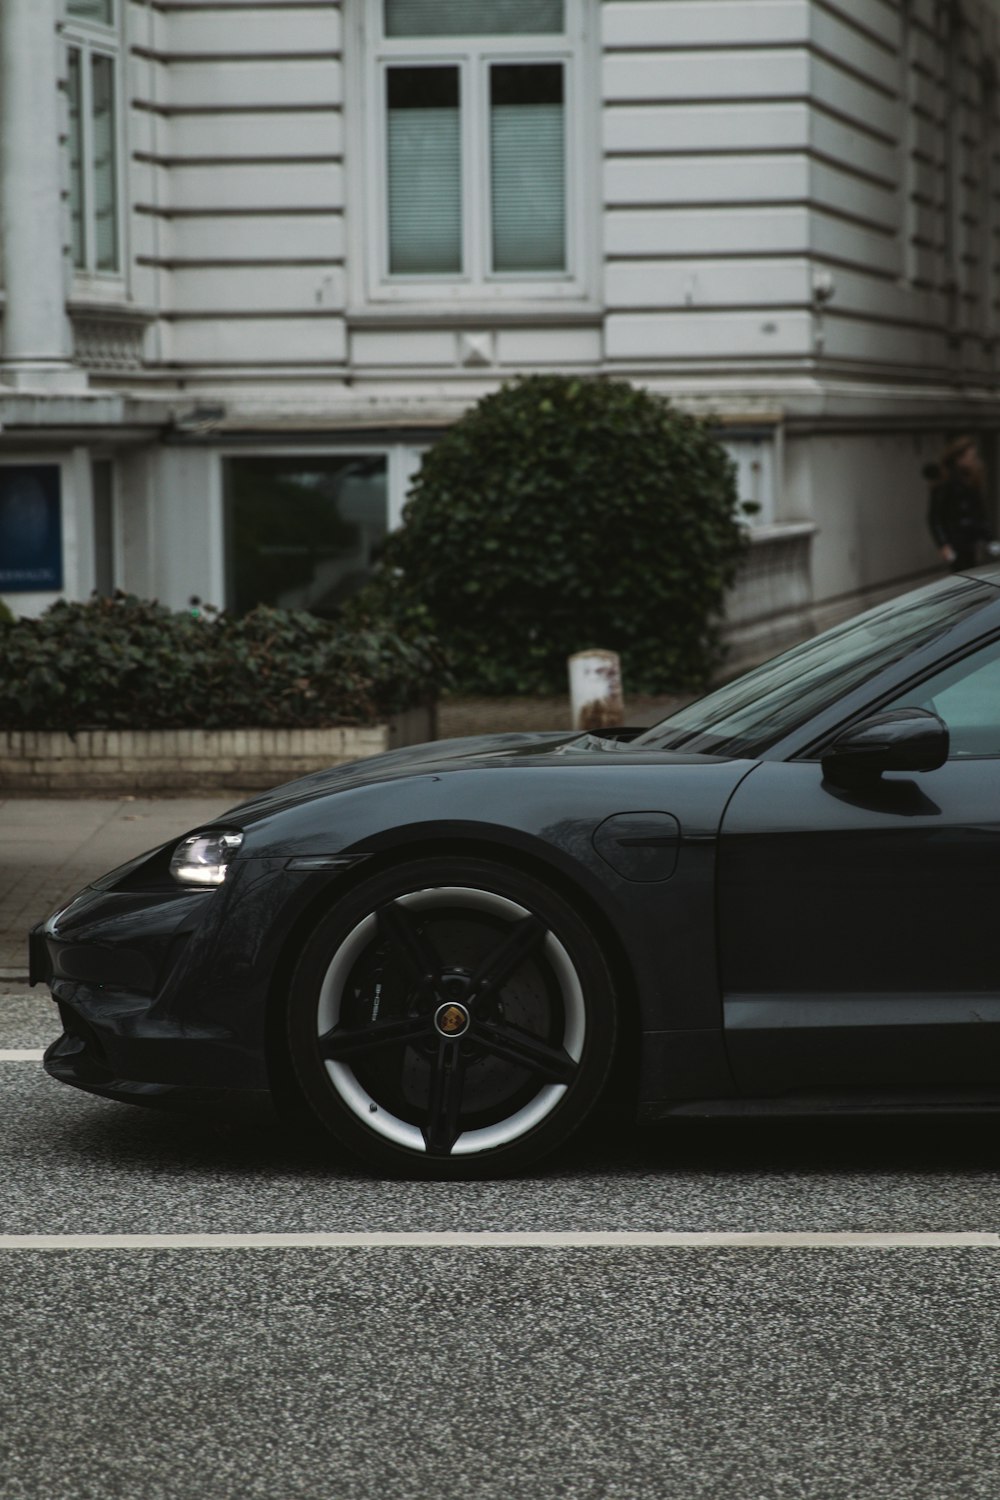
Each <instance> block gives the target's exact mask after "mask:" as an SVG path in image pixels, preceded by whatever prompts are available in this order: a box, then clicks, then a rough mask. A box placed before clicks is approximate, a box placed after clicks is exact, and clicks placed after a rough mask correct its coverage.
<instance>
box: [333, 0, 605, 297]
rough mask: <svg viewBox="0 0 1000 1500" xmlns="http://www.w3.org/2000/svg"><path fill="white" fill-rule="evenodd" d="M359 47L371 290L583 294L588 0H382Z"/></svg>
mask: <svg viewBox="0 0 1000 1500" xmlns="http://www.w3.org/2000/svg"><path fill="white" fill-rule="evenodd" d="M359 12H360V14H361V16H362V17H363V20H362V23H361V24H362V25H363V26H367V27H368V30H367V31H366V32H365V44H366V46H367V47H368V49H369V69H370V71H369V88H368V90H367V91H366V93H367V96H368V100H369V109H370V113H369V117H368V119H367V121H366V127H367V135H368V150H369V152H370V153H371V158H370V163H371V170H370V172H369V174H368V181H369V183H370V184H372V190H371V193H370V199H369V202H368V205H367V209H368V216H367V222H368V227H369V235H368V241H369V243H368V246H367V247H366V248H367V255H366V259H367V262H368V276H369V289H370V290H371V291H372V292H373V293H374V294H375V296H376V297H378V296H383V297H388V298H389V299H390V300H397V301H398V300H414V299H417V298H425V299H426V298H433V297H434V295H435V289H438V290H443V289H444V288H445V287H446V288H447V295H448V298H449V300H453V299H454V298H455V296H456V294H457V295H458V297H459V300H462V297H463V295H464V297H465V299H466V300H475V299H479V300H482V299H484V298H488V299H500V300H502V299H503V298H504V297H507V298H511V297H524V296H529V297H537V296H550V297H557V298H558V297H560V296H566V295H574V296H577V297H579V296H580V295H581V294H582V291H583V279H584V267H583V259H584V255H583V242H584V240H585V238H586V236H585V235H584V233H583V229H582V221H581V214H582V212H583V201H582V200H583V192H582V187H583V182H584V179H585V173H584V170H583V168H584V163H585V150H586V147H585V144H584V142H585V138H586V134H587V132H586V130H585V128H583V127H584V121H583V119H582V118H581V117H580V104H579V101H580V99H581V98H582V96H583V87H582V79H581V71H582V67H583V45H584V35H583V22H584V5H583V3H582V0H378V3H372V4H371V5H370V6H368V5H365V6H360V7H359Z"/></svg>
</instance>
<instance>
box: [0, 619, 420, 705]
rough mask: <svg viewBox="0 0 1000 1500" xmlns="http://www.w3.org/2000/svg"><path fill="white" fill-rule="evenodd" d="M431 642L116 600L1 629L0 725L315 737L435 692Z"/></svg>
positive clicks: (385, 632)
mask: <svg viewBox="0 0 1000 1500" xmlns="http://www.w3.org/2000/svg"><path fill="white" fill-rule="evenodd" d="M441 677H442V667H441V658H440V656H439V654H438V651H437V648H436V645H435V643H434V641H433V640H432V639H430V638H428V637H423V638H414V639H408V640H404V639H402V638H401V637H400V635H398V634H396V633H394V632H393V631H392V630H391V629H389V628H387V627H381V628H375V627H371V628H367V629H363V628H362V629H353V630H348V629H345V628H343V627H341V626H339V625H336V624H332V623H330V622H329V621H325V620H319V619H316V618H315V617H314V616H313V615H309V614H306V613H304V612H300V611H295V612H292V611H288V610H281V609H270V608H266V607H264V606H259V607H258V608H257V609H254V610H252V611H251V612H250V613H249V614H247V615H243V616H241V617H238V616H235V615H229V614H219V613H217V612H216V611H214V610H210V609H209V610H206V611H205V612H204V614H202V615H201V616H196V615H194V614H191V613H181V614H174V613H172V612H171V611H170V610H168V609H166V608H164V606H163V605H161V604H158V603H156V602H152V603H150V602H146V601H143V600H140V599H137V598H135V597H134V596H132V595H124V594H118V595H116V596H115V597H114V598H113V599H99V598H94V599H92V600H90V601H89V602H88V603H86V604H70V603H67V602H65V601H63V600H60V601H59V602H58V603H56V604H54V605H53V606H52V607H51V609H49V610H47V611H46V612H45V614H43V615H42V616H40V617H39V618H38V619H35V620H27V619H22V620H17V621H15V622H14V623H13V624H0V728H2V729H49V730H51V729H63V730H68V731H69V732H70V733H72V732H74V731H75V730H78V729H178V728H180V729H192V728H193V729H233V728H248V727H260V728H274V729H306V728H322V727H325V726H328V725H334V724H365V723H373V722H375V721H376V720H378V719H380V718H382V717H384V716H385V715H386V714H387V713H393V712H397V711H399V710H401V709H404V708H408V707H410V706H412V705H414V704H416V703H420V702H426V701H427V700H428V699H429V698H431V697H433V696H435V695H436V692H437V688H438V685H439V683H440V680H441Z"/></svg>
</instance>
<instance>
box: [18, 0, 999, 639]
mask: <svg viewBox="0 0 1000 1500" xmlns="http://www.w3.org/2000/svg"><path fill="white" fill-rule="evenodd" d="M998 65H1000V0H341V3H335V0H284V3H267V4H262V3H260V0H212V3H204V0H0V279H2V295H3V316H2V325H0V597H2V598H3V599H4V600H5V601H6V602H7V603H8V605H9V606H10V607H11V608H12V609H13V610H14V611H15V612H16V613H21V614H36V613H38V612H40V611H41V610H42V609H44V608H45V607H46V606H47V605H48V604H49V603H51V602H52V600H53V599H55V598H57V597H59V596H60V595H62V596H65V597H70V598H85V597H87V596H88V595H89V594H90V592H91V591H92V590H94V589H98V590H100V591H102V592H108V591H110V590H111V589H113V588H115V587H121V588H125V589H127V590H129V591H131V592H134V593H137V594H140V595H143V596H146V597H158V598H160V599H161V600H163V601H164V602H166V603H168V604H169V605H171V606H172V607H176V608H183V607H185V606H186V605H187V604H188V603H189V601H190V600H191V598H192V597H196V598H199V599H201V600H204V601H210V602H212V603H215V604H219V605H225V606H229V607H234V608H245V607H248V606H249V605H251V604H253V603H254V602H256V601H257V600H265V601H267V602H271V603H279V604H284V605H289V606H305V607H309V608H313V609H316V610H317V611H319V612H326V611H328V610H330V609H332V608H335V606H336V605H337V603H338V602H339V601H340V600H341V599H342V598H344V597H346V595H347V594H349V593H350V591H351V590H352V589H353V588H354V587H356V586H357V583H358V582H359V580H360V579H362V578H363V577H364V576H365V573H366V571H367V569H368V568H369V566H370V563H371V560H372V558H373V556H374V555H375V554H376V552H377V549H378V545H379V543H380V541H381V538H382V537H383V536H384V534H385V532H386V530H387V529H388V528H390V527H392V526H394V525H397V524H398V523H399V520H400V515H401V511H402V507H403V503H404V500H405V496H406V492H407V488H408V485H409V482H410V479H411V477H412V475H413V473H414V471H415V469H416V468H417V466H418V465H419V462H420V455H421V453H422V452H423V451H424V450H425V449H426V447H427V446H428V445H430V444H431V443H433V441H434V439H435V437H436V436H437V435H438V434H439V433H440V432H441V430H442V429H443V428H444V427H446V426H447V425H448V424H449V423H451V422H453V421H454V420H455V419H456V418H457V417H458V416H459V415H460V414H461V412H462V411H464V410H465V409H466V408H467V407H468V406H469V405H470V404H471V403H472V402H474V401H475V400H476V399H477V398H478V397H479V396H480V395H482V394H483V393H484V392H486V391H489V390H492V389H494V388H496V386H497V385H498V384H499V383H500V382H502V381H504V380H507V379H510V378H512V377H514V376H516V375H517V374H519V373H526V372H542V371H556V372H571V373H574V374H578V375H580V376H599V375H602V376H609V377H614V378H621V379H627V380H630V381H633V382H636V383H640V384H643V385H646V386H648V387H649V388H651V389H652V390H654V391H657V392H660V393H662V394H664V395H668V396H670V397H671V398H672V399H674V400H675V401H677V402H678V403H679V404H682V405H684V406H685V407H687V408H689V409H692V410H696V411H699V412H702V413H704V414H705V415H707V416H710V417H711V419H712V421H713V422H714V423H715V424H716V425H717V427H718V430H719V434H720V436H721V437H722V438H723V440H724V441H725V442H726V443H727V445H728V446H729V448H730V451H731V453H732V454H733V456H734V458H735V459H736V461H737V464H738V468H739V474H740V486H741V493H742V495H743V498H744V499H747V500H750V501H753V502H754V503H755V504H756V505H757V506H758V507H759V509H758V511H757V513H756V515H755V517H754V536H755V545H754V548H753V553H752V559H751V562H750V564H749V567H748V573H747V577H746V579H745V581H744V584H743V585H742V586H741V588H740V589H739V590H738V591H737V592H736V594H735V595H734V597H733V599H732V601H731V624H732V628H733V630H734V632H735V634H736V635H737V637H739V638H740V639H742V641H743V642H744V644H745V645H746V647H747V649H748V650H749V651H754V652H757V651H759V650H761V649H764V648H766V647H768V646H769V645H777V644H780V643H781V641H782V640H784V639H788V638H791V637H793V636H795V635H796V634H801V633H803V632H804V631H806V630H808V629H810V628H812V627H813V626H814V625H817V624H823V623H825V622H826V621H827V620H829V619H832V618H835V617H836V616H837V615H838V614H843V613H847V612H849V611H850V609H852V608H854V607H857V606H858V605H860V604H862V603H864V602H865V601H866V600H868V599H872V598H875V597H878V596H879V595H880V594H882V593H886V592H890V591H893V590H897V589H901V588H903V587H905V586H907V584H908V583H909V582H910V581H914V580H918V579H920V578H921V577H923V576H924V575H926V574H928V573H929V572H930V571H932V570H933V569H934V568H935V566H937V558H936V552H935V549H934V547H933V545H932V543H931V540H930V537H929V534H928V531H927V527H926V522H925V513H926V482H925V480H924V479H923V477H922V472H921V471H922V468H923V466H924V465H925V464H927V463H928V462H929V461H931V460H933V459H934V458H935V457H936V456H937V454H938V453H939V452H940V450H941V448H942V447H943V446H944V443H945V441H946V438H947V436H948V435H949V434H953V433H955V432H958V431H965V430H972V431H974V432H976V433H977V434H978V435H979V437H980V439H981V441H982V445H983V448H984V451H985V453H986V456H987V459H988V460H989V461H990V464H991V472H993V473H995V471H996V455H995V452H994V446H995V445H994V431H995V428H996V423H997V417H998V412H1000V390H998V354H997V335H998V332H1000V323H998V293H1000V287H998V282H997V261H998V256H997V234H998V229H1000V160H998V151H1000V128H998V121H1000V97H998V84H997V80H998ZM653 565H655V563H652V564H651V566H653Z"/></svg>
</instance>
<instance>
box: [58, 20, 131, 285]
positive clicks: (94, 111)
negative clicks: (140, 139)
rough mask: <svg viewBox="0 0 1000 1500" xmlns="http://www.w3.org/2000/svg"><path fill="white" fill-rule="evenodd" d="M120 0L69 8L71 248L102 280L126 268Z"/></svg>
mask: <svg viewBox="0 0 1000 1500" xmlns="http://www.w3.org/2000/svg"><path fill="white" fill-rule="evenodd" d="M115 3H116V0H68V3H67V24H66V40H67V56H66V92H67V97H68V116H69V119H68V131H67V150H68V156H69V209H70V248H71V253H72V257H73V265H74V267H75V268H76V270H77V271H79V272H81V273H87V272H90V273H94V274H97V275H100V276H119V275H120V274H121V268H122V252H121V214H120V209H119V199H120V193H119V181H118V177H119V159H120V152H119V146H118V130H119V110H118V58H119V35H118V29H117V16H116V12H115Z"/></svg>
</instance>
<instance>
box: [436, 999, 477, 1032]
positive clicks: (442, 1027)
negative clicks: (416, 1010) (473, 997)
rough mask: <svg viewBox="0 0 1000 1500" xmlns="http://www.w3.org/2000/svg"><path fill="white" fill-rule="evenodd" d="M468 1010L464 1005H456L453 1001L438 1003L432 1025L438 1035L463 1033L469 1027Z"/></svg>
mask: <svg viewBox="0 0 1000 1500" xmlns="http://www.w3.org/2000/svg"><path fill="white" fill-rule="evenodd" d="M469 1021H470V1017H469V1012H468V1011H467V1010H466V1008H465V1006H464V1005H456V1004H454V1002H451V1003H448V1002H446V1003H445V1004H444V1005H439V1006H438V1008H437V1010H436V1011H435V1013H434V1025H435V1026H436V1027H437V1030H438V1033H439V1035H440V1036H445V1037H458V1036H462V1035H464V1033H465V1032H466V1031H468V1029H469Z"/></svg>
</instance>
